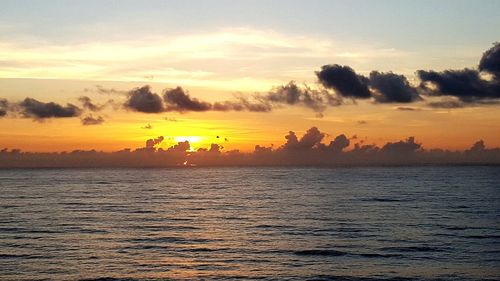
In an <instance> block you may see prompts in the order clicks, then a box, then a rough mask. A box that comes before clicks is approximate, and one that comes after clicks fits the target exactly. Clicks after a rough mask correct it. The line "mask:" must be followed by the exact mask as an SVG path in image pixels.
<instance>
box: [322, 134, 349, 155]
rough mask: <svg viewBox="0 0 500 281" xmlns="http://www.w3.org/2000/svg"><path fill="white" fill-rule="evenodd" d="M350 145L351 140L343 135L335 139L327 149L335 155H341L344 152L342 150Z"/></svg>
mask: <svg viewBox="0 0 500 281" xmlns="http://www.w3.org/2000/svg"><path fill="white" fill-rule="evenodd" d="M350 143H351V142H350V141H349V139H348V138H347V137H346V136H345V135H344V134H342V135H338V136H337V137H335V139H334V140H333V141H331V142H330V144H329V145H328V147H327V148H328V149H329V150H331V151H332V152H334V153H340V152H342V150H344V149H345V148H347V147H348V146H349V144H350Z"/></svg>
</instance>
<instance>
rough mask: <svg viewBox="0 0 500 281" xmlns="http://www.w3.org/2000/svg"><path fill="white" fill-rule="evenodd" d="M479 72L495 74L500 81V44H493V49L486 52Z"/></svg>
mask: <svg viewBox="0 0 500 281" xmlns="http://www.w3.org/2000/svg"><path fill="white" fill-rule="evenodd" d="M479 70H480V71H487V72H489V73H491V74H494V75H495V76H496V78H497V79H500V43H499V42H497V43H495V44H493V47H492V48H491V49H489V50H487V51H486V52H484V54H483V57H482V58H481V60H480V61H479Z"/></svg>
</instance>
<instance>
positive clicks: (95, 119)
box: [81, 115, 104, 126]
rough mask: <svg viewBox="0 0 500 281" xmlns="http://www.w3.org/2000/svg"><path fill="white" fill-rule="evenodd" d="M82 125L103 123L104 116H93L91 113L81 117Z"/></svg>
mask: <svg viewBox="0 0 500 281" xmlns="http://www.w3.org/2000/svg"><path fill="white" fill-rule="evenodd" d="M81 121H82V125H84V126H90V125H100V124H102V123H104V118H102V117H101V116H97V117H94V116H92V115H88V116H86V117H84V118H82V120H81Z"/></svg>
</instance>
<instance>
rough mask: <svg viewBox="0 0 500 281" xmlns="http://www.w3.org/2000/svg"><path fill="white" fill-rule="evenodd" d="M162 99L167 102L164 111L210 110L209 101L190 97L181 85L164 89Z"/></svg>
mask: <svg viewBox="0 0 500 281" xmlns="http://www.w3.org/2000/svg"><path fill="white" fill-rule="evenodd" d="M163 99H164V100H165V103H166V104H167V107H166V111H179V112H183V111H209V110H212V105H211V104H210V103H208V102H204V101H200V100H198V99H196V98H192V97H191V96H189V94H188V93H186V92H185V91H184V89H182V88H181V87H176V88H174V89H166V90H164V92H163Z"/></svg>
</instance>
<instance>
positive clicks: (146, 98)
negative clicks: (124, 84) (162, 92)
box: [124, 85, 165, 113]
mask: <svg viewBox="0 0 500 281" xmlns="http://www.w3.org/2000/svg"><path fill="white" fill-rule="evenodd" d="M124 106H125V108H128V109H131V110H134V111H138V112H143V113H160V112H163V111H164V110H165V108H164V106H163V102H162V99H161V97H160V96H159V95H158V94H155V93H153V92H151V87H150V86H148V85H146V86H142V87H140V88H135V89H133V90H131V91H129V92H128V93H127V101H126V102H125V104H124Z"/></svg>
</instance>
